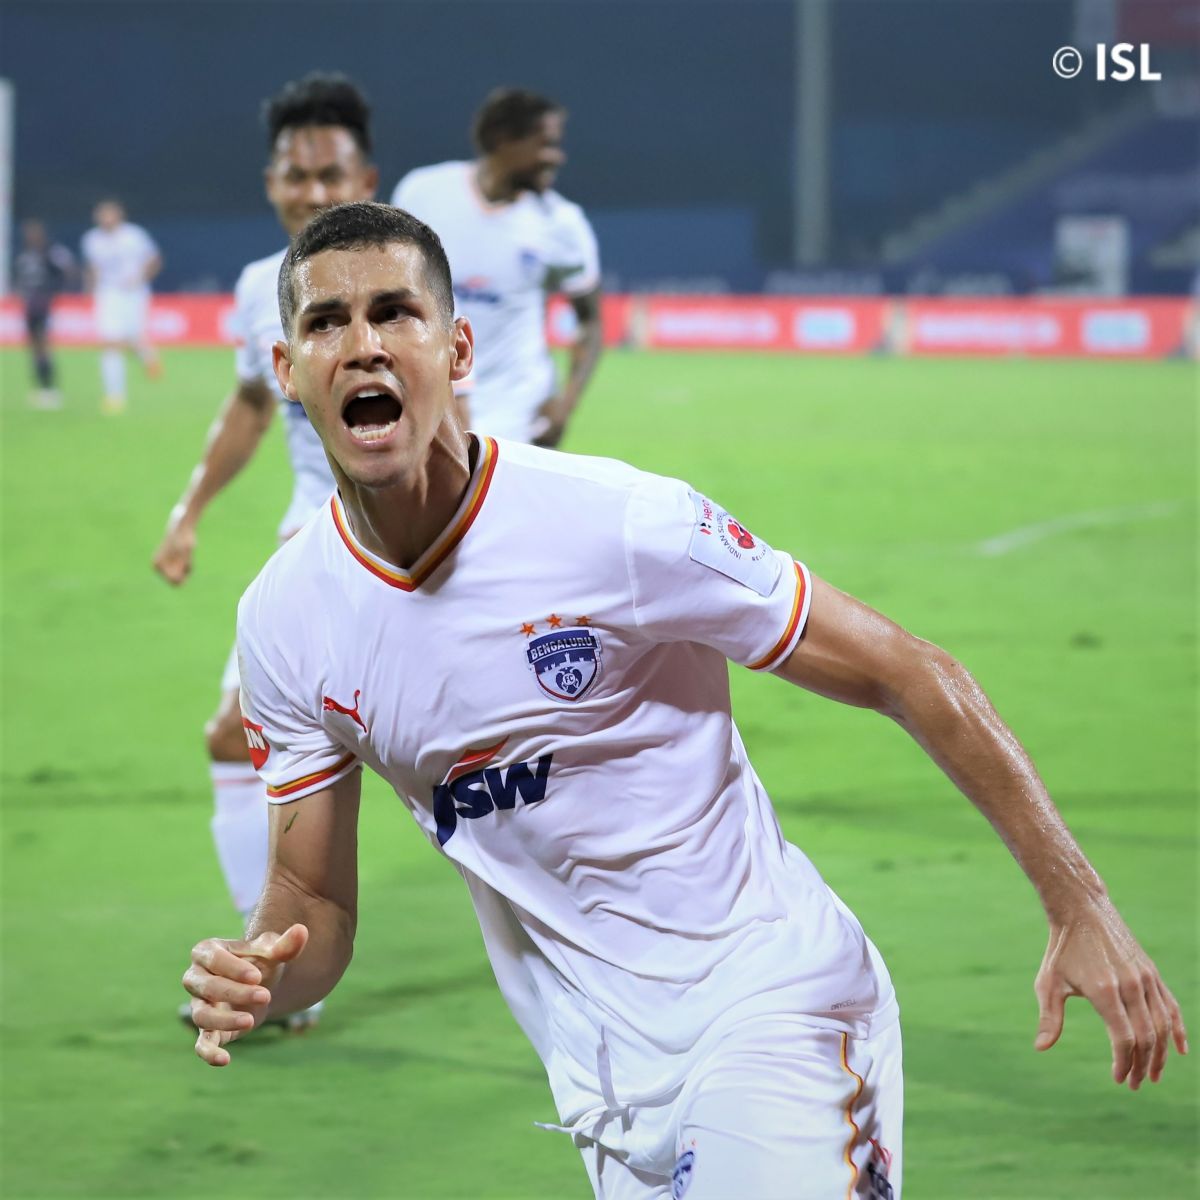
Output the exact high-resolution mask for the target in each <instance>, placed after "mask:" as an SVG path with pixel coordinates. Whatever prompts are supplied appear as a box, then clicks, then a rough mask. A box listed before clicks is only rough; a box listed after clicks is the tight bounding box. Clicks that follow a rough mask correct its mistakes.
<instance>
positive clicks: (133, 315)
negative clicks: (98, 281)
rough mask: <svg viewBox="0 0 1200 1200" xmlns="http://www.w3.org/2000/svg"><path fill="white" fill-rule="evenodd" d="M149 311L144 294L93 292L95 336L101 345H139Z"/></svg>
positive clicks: (102, 290) (109, 290)
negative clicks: (136, 343)
mask: <svg viewBox="0 0 1200 1200" xmlns="http://www.w3.org/2000/svg"><path fill="white" fill-rule="evenodd" d="M149 311H150V296H149V294H148V293H146V292H144V291H124V290H122V289H119V288H102V289H101V290H99V291H97V292H96V334H97V336H98V337H99V338H100V340H101V341H104V342H141V341H142V340H143V339H144V337H145V334H146V319H147V316H148V314H149Z"/></svg>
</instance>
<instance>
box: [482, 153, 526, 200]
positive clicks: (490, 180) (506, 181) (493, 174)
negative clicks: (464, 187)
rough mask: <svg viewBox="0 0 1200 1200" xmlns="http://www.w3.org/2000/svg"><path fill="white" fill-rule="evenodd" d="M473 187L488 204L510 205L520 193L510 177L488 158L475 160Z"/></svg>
mask: <svg viewBox="0 0 1200 1200" xmlns="http://www.w3.org/2000/svg"><path fill="white" fill-rule="evenodd" d="M475 186H476V187H478V188H479V193H480V195H481V196H483V198H484V199H485V200H486V201H487V202H488V203H489V204H510V203H512V201H514V200H515V199H516V198H517V196H518V195H519V193H520V189H519V188H517V187H516V185H515V184H514V183H513V181H512V178H511V176H509V175H508V174H506V173H505V172H504V171H502V170H501V169H500V168H499V167H498V166H497V165H496V164H495V163H494V162H492V160H491V159H489V158H480V159H477V160H476V162H475Z"/></svg>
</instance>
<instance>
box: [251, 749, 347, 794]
mask: <svg viewBox="0 0 1200 1200" xmlns="http://www.w3.org/2000/svg"><path fill="white" fill-rule="evenodd" d="M354 761H355V756H354V755H353V754H347V755H346V756H345V758H340V759H338V761H337V762H335V763H334V764H333V766H332V767H329V768H328V769H327V770H325V771H315V772H314V773H313V774H312V775H304V776H302V777H301V778H299V779H293V780H292V782H291V783H285V784H283V785H282V786H280V787H271V786H269V785H268V787H267V795H268V796H270V797H271V798H272V799H274V800H278V799H279V798H280V797H282V796H291V795H294V794H295V793H296V792H300V791H303V790H304V789H305V788H308V787H312V785H313V784H314V783H324V782H325V780H327V779H332V778H333V777H334V776H335V775H337V774H339V773H340V772H342V771H344V770H345V769H346V768H347V767H348V766H350V764H351V763H353V762H354Z"/></svg>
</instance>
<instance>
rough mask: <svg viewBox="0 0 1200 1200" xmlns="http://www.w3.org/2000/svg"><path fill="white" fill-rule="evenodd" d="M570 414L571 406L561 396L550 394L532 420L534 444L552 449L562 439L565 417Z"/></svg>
mask: <svg viewBox="0 0 1200 1200" xmlns="http://www.w3.org/2000/svg"><path fill="white" fill-rule="evenodd" d="M570 415H571V406H570V405H569V404H568V403H567V401H566V400H565V399H564V398H563V397H562V396H551V397H550V398H549V399H548V400H547V401H546V402H545V403H544V404H543V405H542V407H541V408H539V409H538V412H537V416H536V417H535V418H534V421H533V438H532V439H531V440H532V442H533V444H534V445H535V446H541V447H543V448H544V449H546V450H554V449H556V448H557V447H558V443H559V442H561V441H562V438H563V434H564V433H565V432H566V428H567V418H568V417H569V416H570Z"/></svg>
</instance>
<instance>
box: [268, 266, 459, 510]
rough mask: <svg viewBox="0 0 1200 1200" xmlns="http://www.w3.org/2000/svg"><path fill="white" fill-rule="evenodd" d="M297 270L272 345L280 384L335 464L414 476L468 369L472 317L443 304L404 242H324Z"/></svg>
mask: <svg viewBox="0 0 1200 1200" xmlns="http://www.w3.org/2000/svg"><path fill="white" fill-rule="evenodd" d="M294 279H295V294H296V317H295V320H294V323H293V327H292V330H291V336H290V339H289V342H288V344H287V346H286V347H284V345H283V344H282V343H280V344H278V345H277V346H276V367H275V369H276V374H277V375H278V377H279V382H280V386H281V387H282V388H283V390H284V393H285V394H286V395H287V396H288V398H289V399H292V400H297V399H298V400H299V401H300V402H301V403H302V404H303V405H304V409H305V411H306V412H307V413H308V416H309V420H311V421H312V423H313V427H314V428H315V429H316V431H317V433H318V434H319V435H320V437H321V441H322V442H323V443H324V445H325V450H326V453H327V454H328V455H329V457H330V460H331V461H332V463H333V464H334V466H335V474H336V473H338V471H339V469H340V472H341V473H342V474H344V475H345V476H346V477H347V479H349V480H350V481H351V482H352V483H354V484H356V485H358V486H360V487H368V488H376V487H390V486H394V485H396V484H403V483H405V482H406V481H411V480H413V479H415V478H417V477H418V476H419V474H420V472H421V469H422V468H423V466H424V464H425V462H426V459H427V457H428V454H429V447H430V444H431V443H432V441H433V437H434V434H435V433H436V432H437V429H438V426H439V425H440V424H441V422H442V419H443V417H444V416H445V414H446V411H447V409H448V407H449V405H450V403H451V401H452V397H453V382H454V381H455V380H457V379H461V378H462V377H463V376H464V375H465V374H466V373H467V371H468V370H469V369H470V365H471V346H470V332H469V326H466V325H465V322H462V321H459V322H451V321H450V319H449V318H448V317H447V316H446V314H445V313H444V312H443V311H442V309H441V308H440V307H439V305H438V301H437V293H436V292H434V291H433V290H432V288H431V287H430V286H429V283H428V281H427V277H426V270H425V260H424V258H423V256H422V254H421V251H420V249H419V248H418V247H416V246H413V245H410V244H406V243H393V244H390V245H387V246H382V247H373V246H372V247H367V248H366V249H362V250H326V251H324V252H322V253H320V254H317V255H314V256H313V257H312V258H310V259H308V260H306V261H305V262H302V263H300V264H299V266H298V267H297V268H296V272H295V277H294ZM464 331H465V332H464Z"/></svg>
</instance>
